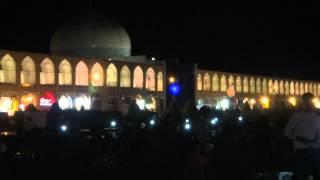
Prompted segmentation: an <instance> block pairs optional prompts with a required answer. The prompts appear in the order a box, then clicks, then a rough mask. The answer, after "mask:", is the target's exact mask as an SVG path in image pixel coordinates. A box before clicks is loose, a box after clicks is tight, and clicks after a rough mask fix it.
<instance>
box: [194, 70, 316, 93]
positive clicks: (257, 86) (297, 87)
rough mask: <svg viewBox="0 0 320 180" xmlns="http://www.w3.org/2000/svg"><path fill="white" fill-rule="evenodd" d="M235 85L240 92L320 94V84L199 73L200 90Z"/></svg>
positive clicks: (218, 88)
mask: <svg viewBox="0 0 320 180" xmlns="http://www.w3.org/2000/svg"><path fill="white" fill-rule="evenodd" d="M231 86H232V87H234V90H235V91H236V92H238V93H252V94H274V95H276V94H280V95H302V94H304V93H306V92H311V93H313V94H314V95H316V96H317V95H320V84H316V83H308V82H298V81H287V80H272V79H266V78H255V77H250V78H249V77H246V76H245V77H240V76H236V77H234V76H232V75H229V76H227V75H221V76H220V77H219V76H218V74H213V75H212V77H210V75H209V73H204V75H203V77H202V74H200V73H198V75H197V90H198V91H216V92H218V91H221V92H225V91H227V89H228V88H229V87H231Z"/></svg>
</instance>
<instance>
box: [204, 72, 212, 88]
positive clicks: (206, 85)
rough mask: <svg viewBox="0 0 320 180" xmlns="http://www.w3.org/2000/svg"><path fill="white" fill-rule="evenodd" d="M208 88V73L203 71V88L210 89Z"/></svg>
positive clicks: (209, 85)
mask: <svg viewBox="0 0 320 180" xmlns="http://www.w3.org/2000/svg"><path fill="white" fill-rule="evenodd" d="M210 88H211V83H210V75H209V74H208V73H205V74H204V77H203V90H205V91H210Z"/></svg>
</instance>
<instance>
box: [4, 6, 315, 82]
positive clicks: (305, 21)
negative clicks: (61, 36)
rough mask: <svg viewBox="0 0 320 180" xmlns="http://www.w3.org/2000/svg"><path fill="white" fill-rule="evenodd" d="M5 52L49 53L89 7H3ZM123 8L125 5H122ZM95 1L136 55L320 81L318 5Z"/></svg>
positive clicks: (97, 7)
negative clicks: (66, 25) (59, 32)
mask: <svg viewBox="0 0 320 180" xmlns="http://www.w3.org/2000/svg"><path fill="white" fill-rule="evenodd" d="M1 3H2V4H1V6H0V7H1V11H0V22H1V25H0V27H1V33H0V48H1V49H12V50H22V51H33V52H44V53H46V52H48V51H49V42H50V37H51V35H52V34H53V32H54V31H55V29H56V28H57V26H58V25H59V24H60V23H61V22H63V21H65V20H66V19H67V18H70V17H72V16H74V15H77V14H80V13H81V12H83V11H85V10H86V9H87V8H88V7H89V5H88V4H89V3H88V1H74V2H73V1H67V0H65V1H64V2H63V1H62V2H60V1H43V2H41V3H39V2H34V3H32V1H31V2H30V1H28V2H25V3H24V4H21V2H20V1H16V2H15V1H14V0H12V1H10V3H5V2H1ZM121 3H122V4H121ZM121 3H120V4H113V3H112V4H111V3H110V2H107V1H101V2H100V1H99V2H94V1H93V2H92V7H93V8H95V9H97V10H99V11H101V12H103V13H104V14H105V15H106V16H110V17H111V18H114V19H115V20H116V21H118V23H120V24H121V25H122V26H124V28H125V29H126V30H127V32H128V33H129V35H130V37H131V41H132V48H133V52H132V54H133V55H141V54H146V55H149V56H155V57H158V58H161V59H167V60H169V61H171V60H174V59H179V60H180V61H181V62H197V63H198V64H199V66H200V67H201V68H205V69H213V70H221V71H231V72H240V73H254V74H261V75H271V76H278V77H289V78H297V79H313V80H320V72H318V69H320V67H318V66H315V62H316V61H318V59H319V58H320V56H319V52H320V47H319V45H318V44H319V40H320V36H319V32H320V28H319V25H318V24H319V23H320V20H319V13H318V12H317V11H318V8H317V5H316V4H312V3H309V4H306V3H305V4H299V3H295V2H294V1H288V2H283V3H279V2H277V3H274V4H252V2H251V3H243V2H241V4H231V5H230V3H228V4H227V3H226V4H222V3H221V4H220V3H214V4H212V5H210V4H201V5H199V4H183V5H182V4H180V5H172V4H162V5H158V4H149V5H147V6H146V7H143V5H142V4H135V5H134V6H133V5H131V4H129V5H127V6H124V5H123V4H124V1H123V2H121Z"/></svg>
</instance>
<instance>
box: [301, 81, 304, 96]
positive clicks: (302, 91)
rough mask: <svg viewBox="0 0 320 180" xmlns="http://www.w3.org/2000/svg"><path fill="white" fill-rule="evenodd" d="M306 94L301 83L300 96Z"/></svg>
mask: <svg viewBox="0 0 320 180" xmlns="http://www.w3.org/2000/svg"><path fill="white" fill-rule="evenodd" d="M303 94H304V85H303V83H302V82H301V83H300V95H303Z"/></svg>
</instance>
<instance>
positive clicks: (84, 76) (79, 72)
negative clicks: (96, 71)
mask: <svg viewBox="0 0 320 180" xmlns="http://www.w3.org/2000/svg"><path fill="white" fill-rule="evenodd" d="M88 84H89V70H88V66H87V65H86V64H85V63H84V62H83V61H80V62H79V63H78V64H77V66H76V85H78V86H88Z"/></svg>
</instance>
